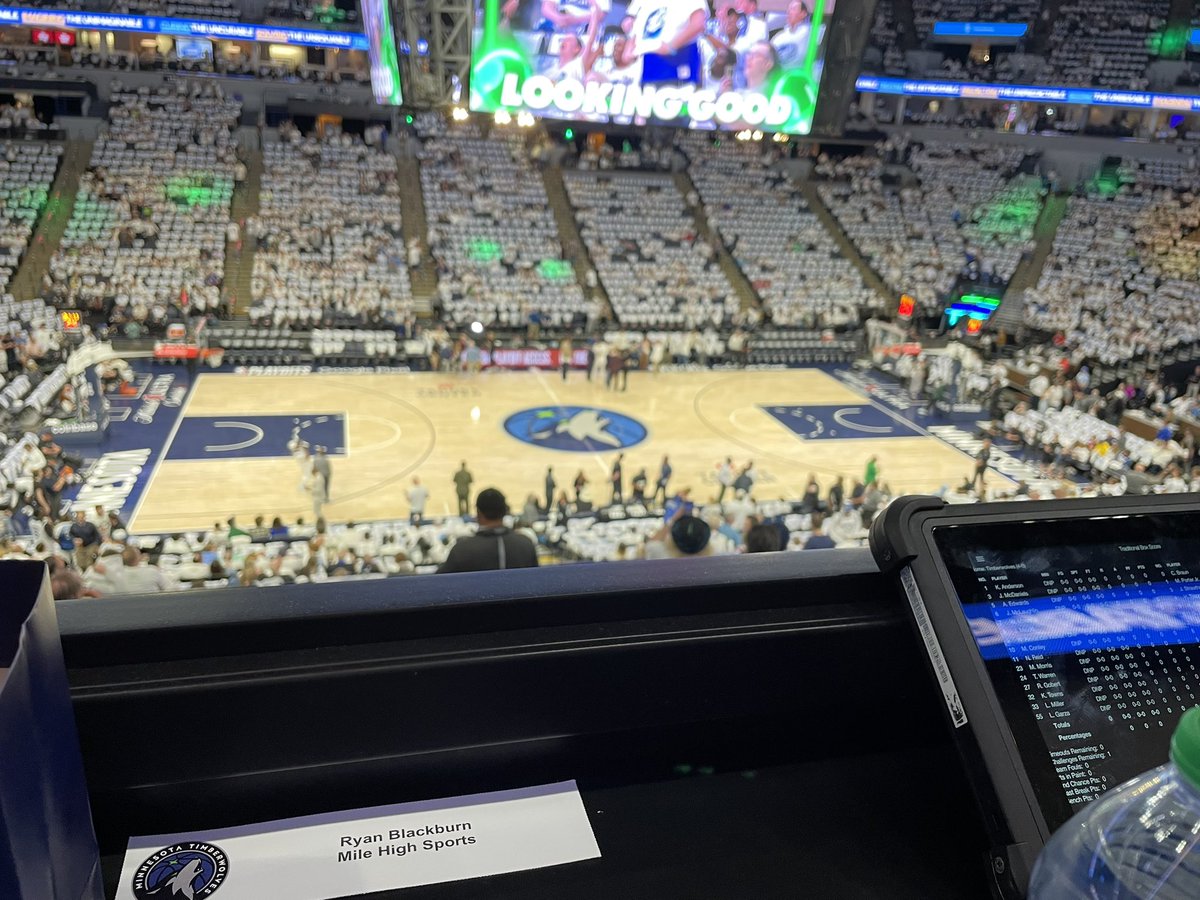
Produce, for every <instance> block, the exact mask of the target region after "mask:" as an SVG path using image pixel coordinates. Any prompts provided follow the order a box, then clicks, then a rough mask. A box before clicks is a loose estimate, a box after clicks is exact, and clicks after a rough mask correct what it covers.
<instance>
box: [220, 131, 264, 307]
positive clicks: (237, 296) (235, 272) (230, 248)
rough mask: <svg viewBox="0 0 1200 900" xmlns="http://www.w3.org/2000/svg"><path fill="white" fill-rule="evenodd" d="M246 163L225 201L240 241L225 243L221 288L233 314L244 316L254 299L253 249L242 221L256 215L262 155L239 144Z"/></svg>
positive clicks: (244, 221) (259, 192)
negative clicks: (230, 300)
mask: <svg viewBox="0 0 1200 900" xmlns="http://www.w3.org/2000/svg"><path fill="white" fill-rule="evenodd" d="M239 155H240V157H241V160H242V162H243V163H245V164H246V180H245V181H243V182H242V183H241V184H235V185H234V188H233V199H232V201H231V202H230V204H229V216H230V218H231V219H233V221H235V222H237V223H238V224H239V225H241V226H242V229H241V234H240V240H239V241H238V242H237V243H236V244H229V243H227V244H226V245H225V280H224V283H223V290H224V291H225V292H226V293H227V294H232V295H233V297H234V302H233V303H232V304H231V311H232V312H233V314H234V315H244V314H245V312H246V310H248V309H249V308H250V306H251V304H252V303H253V302H254V296H253V290H254V288H253V283H254V282H253V278H254V251H255V245H254V242H253V241H251V240H247V239H246V220H247V219H248V218H249V217H250V216H256V215H258V212H259V209H260V205H259V197H260V195H261V193H262V177H263V168H264V166H263V155H262V151H261V150H257V149H248V148H245V147H243V148H242V150H241V153H240V154H239Z"/></svg>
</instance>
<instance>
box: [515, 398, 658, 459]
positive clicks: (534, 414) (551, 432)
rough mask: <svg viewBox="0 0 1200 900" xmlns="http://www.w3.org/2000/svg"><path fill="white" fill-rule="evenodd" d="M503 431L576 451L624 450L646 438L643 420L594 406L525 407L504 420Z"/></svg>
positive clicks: (552, 447) (540, 444)
mask: <svg viewBox="0 0 1200 900" xmlns="http://www.w3.org/2000/svg"><path fill="white" fill-rule="evenodd" d="M504 430H505V431H507V432H508V433H509V434H511V435H512V436H513V437H515V438H516V439H517V440H518V441H524V442H525V443H526V444H533V445H534V446H535V447H546V448H547V449H550V450H567V451H571V452H576V453H596V452H600V451H604V450H623V449H625V448H626V447H632V446H633V445H634V444H640V443H641V442H642V441H644V440H645V439H646V426H645V425H643V424H642V423H641V422H638V421H637V420H636V419H631V418H629V416H624V415H621V413H616V412H613V411H612V410H609V409H596V408H595V407H593V406H539V407H535V408H534V409H523V410H521V411H520V412H519V413H514V414H513V415H511V416H509V417H508V418H507V419H505V421H504Z"/></svg>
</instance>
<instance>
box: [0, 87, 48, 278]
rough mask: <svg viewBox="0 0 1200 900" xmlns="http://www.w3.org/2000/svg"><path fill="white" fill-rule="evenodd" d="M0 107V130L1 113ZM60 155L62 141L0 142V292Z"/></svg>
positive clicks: (43, 200) (39, 208)
mask: <svg viewBox="0 0 1200 900" xmlns="http://www.w3.org/2000/svg"><path fill="white" fill-rule="evenodd" d="M5 115H6V113H5V112H4V111H3V110H0V130H3V128H4V116H5ZM61 159H62V145H61V144H49V143H41V142H36V143H33V142H26V141H21V142H16V141H4V142H3V143H2V144H0V292H7V291H8V288H9V286H10V285H11V283H12V278H13V275H15V274H16V271H17V266H18V265H19V264H20V262H21V258H22V257H23V256H24V255H25V251H26V250H27V249H28V248H29V241H30V239H31V238H32V237H33V229H34V226H35V225H36V224H37V221H38V218H39V217H40V216H41V214H42V211H43V210H44V209H45V208H46V200H47V199H48V197H49V196H50V185H51V183H52V182H53V181H54V176H55V173H56V172H57V171H58V164H59V161H60V160H61Z"/></svg>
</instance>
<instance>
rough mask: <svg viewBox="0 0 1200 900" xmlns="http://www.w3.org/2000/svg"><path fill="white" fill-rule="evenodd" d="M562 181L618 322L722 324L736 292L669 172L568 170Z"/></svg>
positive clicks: (662, 325)
mask: <svg viewBox="0 0 1200 900" xmlns="http://www.w3.org/2000/svg"><path fill="white" fill-rule="evenodd" d="M563 181H564V182H565V184H566V187H567V196H568V197H569V198H570V200H571V205H572V206H573V207H574V210H575V218H576V220H577V221H578V222H579V233H580V235H581V236H582V237H583V241H584V243H585V244H586V245H587V248H588V255H589V256H590V257H591V260H592V262H593V264H594V265H595V267H596V272H597V274H598V275H599V278H600V281H601V283H602V284H603V285H604V289H605V291H606V292H607V294H608V299H609V303H610V304H611V305H612V309H613V312H614V314H615V315H616V318H617V320H618V321H619V322H620V323H621V324H622V325H625V326H629V327H634V328H637V327H644V328H685V329H691V328H695V327H697V326H698V325H701V324H710V323H711V324H712V325H714V326H718V327H719V326H721V325H723V324H724V323H725V322H726V319H727V318H728V317H730V316H731V315H732V314H733V312H734V311H735V310H736V309H737V298H736V296H734V295H733V289H732V288H731V287H730V285H729V281H728V279H727V278H726V277H725V273H724V272H722V271H721V267H720V265H719V263H718V262H717V251H716V249H715V248H714V247H713V246H712V245H711V244H709V243H708V241H706V240H705V239H704V238H703V237H702V236H701V235H700V234H699V231H698V228H697V224H696V219H695V217H694V215H693V213H692V211H691V210H690V209H689V208H688V206H687V204H686V202H685V200H684V197H683V196H682V195H681V194H680V192H679V189H678V188H677V187H676V185H675V182H674V180H673V179H672V178H671V176H670V175H665V174H661V175H660V174H649V173H642V172H639V173H627V174H615V173H612V174H610V173H603V174H602V173H595V172H579V171H574V172H571V171H568V172H566V173H565V174H564V178H563Z"/></svg>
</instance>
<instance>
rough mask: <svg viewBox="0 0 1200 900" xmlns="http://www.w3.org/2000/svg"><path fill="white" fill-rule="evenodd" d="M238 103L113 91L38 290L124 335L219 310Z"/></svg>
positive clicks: (188, 93) (210, 94)
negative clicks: (174, 313) (174, 315)
mask: <svg viewBox="0 0 1200 900" xmlns="http://www.w3.org/2000/svg"><path fill="white" fill-rule="evenodd" d="M240 108H241V105H240V103H238V102H237V101H236V100H231V99H227V98H225V97H224V96H222V94H221V93H220V90H219V88H217V87H216V86H215V85H214V86H211V87H210V86H202V85H199V84H197V83H191V84H180V85H179V86H178V89H177V90H170V89H167V88H163V89H160V90H159V91H157V92H151V91H149V90H148V89H142V90H140V91H138V92H136V93H134V92H126V93H122V94H118V95H115V96H114V97H113V105H112V107H111V109H110V112H109V126H108V129H107V131H106V132H105V133H104V134H103V135H101V137H100V138H98V139H97V141H96V143H95V146H94V147H93V150H92V156H91V161H90V163H89V166H88V169H87V171H86V172H85V173H84V174H83V176H82V177H81V179H80V183H79V190H78V193H77V196H76V200H75V208H74V211H73V212H72V214H71V219H70V221H69V222H68V224H67V228H66V232H65V234H64V235H63V238H62V241H61V243H60V245H59V248H58V250H57V251H56V252H55V254H54V256H53V258H52V259H51V261H50V267H49V271H48V273H47V274H46V276H45V279H44V285H43V286H44V289H45V295H46V296H47V297H48V298H50V299H52V300H53V301H54V302H55V303H57V304H58V305H60V306H70V307H75V308H80V309H86V310H89V311H90V312H92V313H93V314H95V315H97V316H99V317H102V318H103V319H105V320H106V321H108V322H109V323H111V324H112V325H114V326H117V327H120V328H127V329H128V330H129V331H131V332H132V333H137V332H140V331H141V330H143V329H145V328H153V327H161V326H162V325H163V324H165V322H166V321H167V319H168V317H169V315H170V313H171V308H172V307H173V306H174V307H177V308H178V309H181V310H187V311H191V312H210V311H211V312H216V311H217V310H218V309H219V308H220V307H221V305H222V302H223V297H222V292H221V285H222V278H223V275H224V260H225V242H226V236H227V230H228V227H229V224H230V218H229V216H230V201H231V198H232V196H233V189H234V181H235V175H236V174H237V168H236V167H237V165H238V159H237V152H236V147H235V145H234V142H233V137H232V132H233V128H234V127H235V125H236V123H237V118H238V113H239V111H240Z"/></svg>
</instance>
